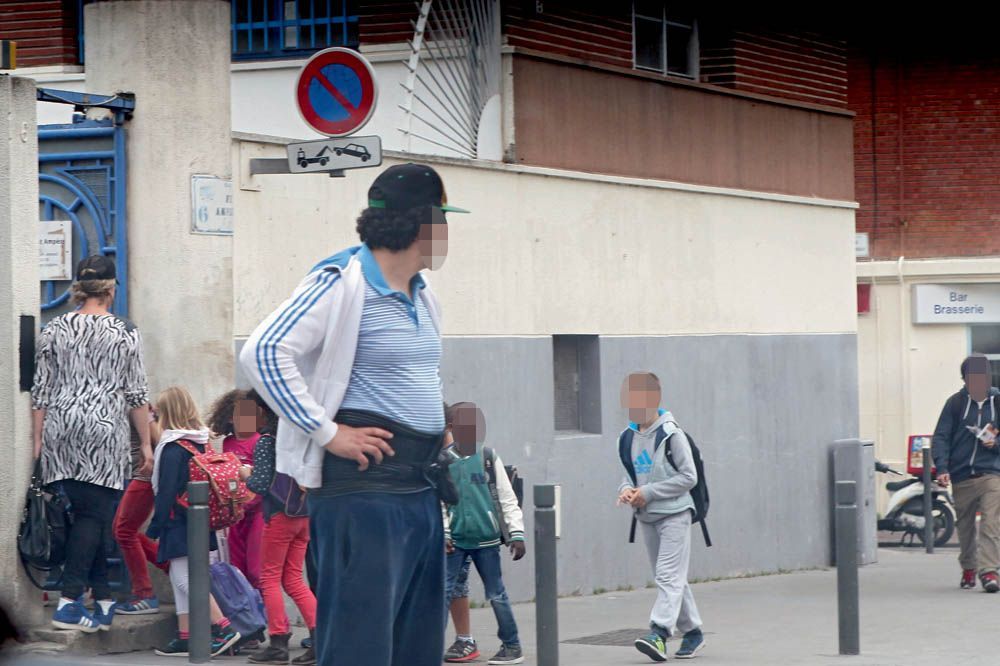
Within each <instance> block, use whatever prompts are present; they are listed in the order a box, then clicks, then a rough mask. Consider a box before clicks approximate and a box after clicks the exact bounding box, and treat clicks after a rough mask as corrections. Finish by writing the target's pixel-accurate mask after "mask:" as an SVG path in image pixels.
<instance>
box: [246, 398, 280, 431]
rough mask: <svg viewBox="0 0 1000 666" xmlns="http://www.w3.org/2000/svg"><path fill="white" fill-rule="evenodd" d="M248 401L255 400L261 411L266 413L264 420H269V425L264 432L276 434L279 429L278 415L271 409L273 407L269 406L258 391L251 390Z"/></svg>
mask: <svg viewBox="0 0 1000 666" xmlns="http://www.w3.org/2000/svg"><path fill="white" fill-rule="evenodd" d="M246 399H247V400H253V401H254V402H255V403H257V406H258V407H260V409H261V411H263V412H264V418H265V419H267V425H266V426H265V427H264V428H263V430H262V432H268V433H271V434H273V433H274V432H276V431H277V429H278V415H277V414H275V413H274V410H273V409H271V405H269V404H267V401H266V400H264V398H262V397H261V396H260V394H259V393H257V391H256V389H250V390H249V391H247V395H246Z"/></svg>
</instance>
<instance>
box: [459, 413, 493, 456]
mask: <svg viewBox="0 0 1000 666" xmlns="http://www.w3.org/2000/svg"><path fill="white" fill-rule="evenodd" d="M454 419H455V420H454V422H453V423H452V424H451V433H452V436H453V437H454V438H455V442H456V443H457V444H458V447H459V449H460V450H461V452H462V454H463V455H472V454H473V453H475V452H476V445H477V444H482V443H483V442H484V441H486V419H485V417H483V412H482V410H481V409H479V408H478V407H476V406H475V405H473V404H466V405H459V406H458V407H457V408H456V409H455V416H454Z"/></svg>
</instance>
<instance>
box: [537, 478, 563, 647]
mask: <svg viewBox="0 0 1000 666" xmlns="http://www.w3.org/2000/svg"><path fill="white" fill-rule="evenodd" d="M555 503H556V487H555V486H552V485H546V486H535V543H534V549H535V633H536V637H535V638H536V645H537V650H538V657H537V663H538V666H558V665H559V608H558V604H559V593H558V590H559V587H558V585H557V582H556V509H555Z"/></svg>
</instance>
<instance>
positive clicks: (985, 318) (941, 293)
mask: <svg viewBox="0 0 1000 666" xmlns="http://www.w3.org/2000/svg"><path fill="white" fill-rule="evenodd" d="M913 323H914V324H995V323H1000V283H997V282H993V283H989V282H984V283H979V284H915V285H913Z"/></svg>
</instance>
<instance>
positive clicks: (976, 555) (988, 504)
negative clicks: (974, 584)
mask: <svg viewBox="0 0 1000 666" xmlns="http://www.w3.org/2000/svg"><path fill="white" fill-rule="evenodd" d="M953 490H954V491H955V510H956V512H957V513H958V516H957V527H958V542H959V546H960V547H961V553H960V554H959V556H958V561H959V563H960V564H961V565H962V568H963V569H974V570H976V571H978V572H979V573H980V574H982V573H986V572H987V571H997V569H1000V474H984V475H982V476H979V477H976V478H974V479H966V480H964V481H960V482H959V483H956V484H955V485H954V488H953ZM977 511H978V512H979V513H980V514H982V518H981V519H980V522H979V539H978V543H977V539H976V512H977Z"/></svg>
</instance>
